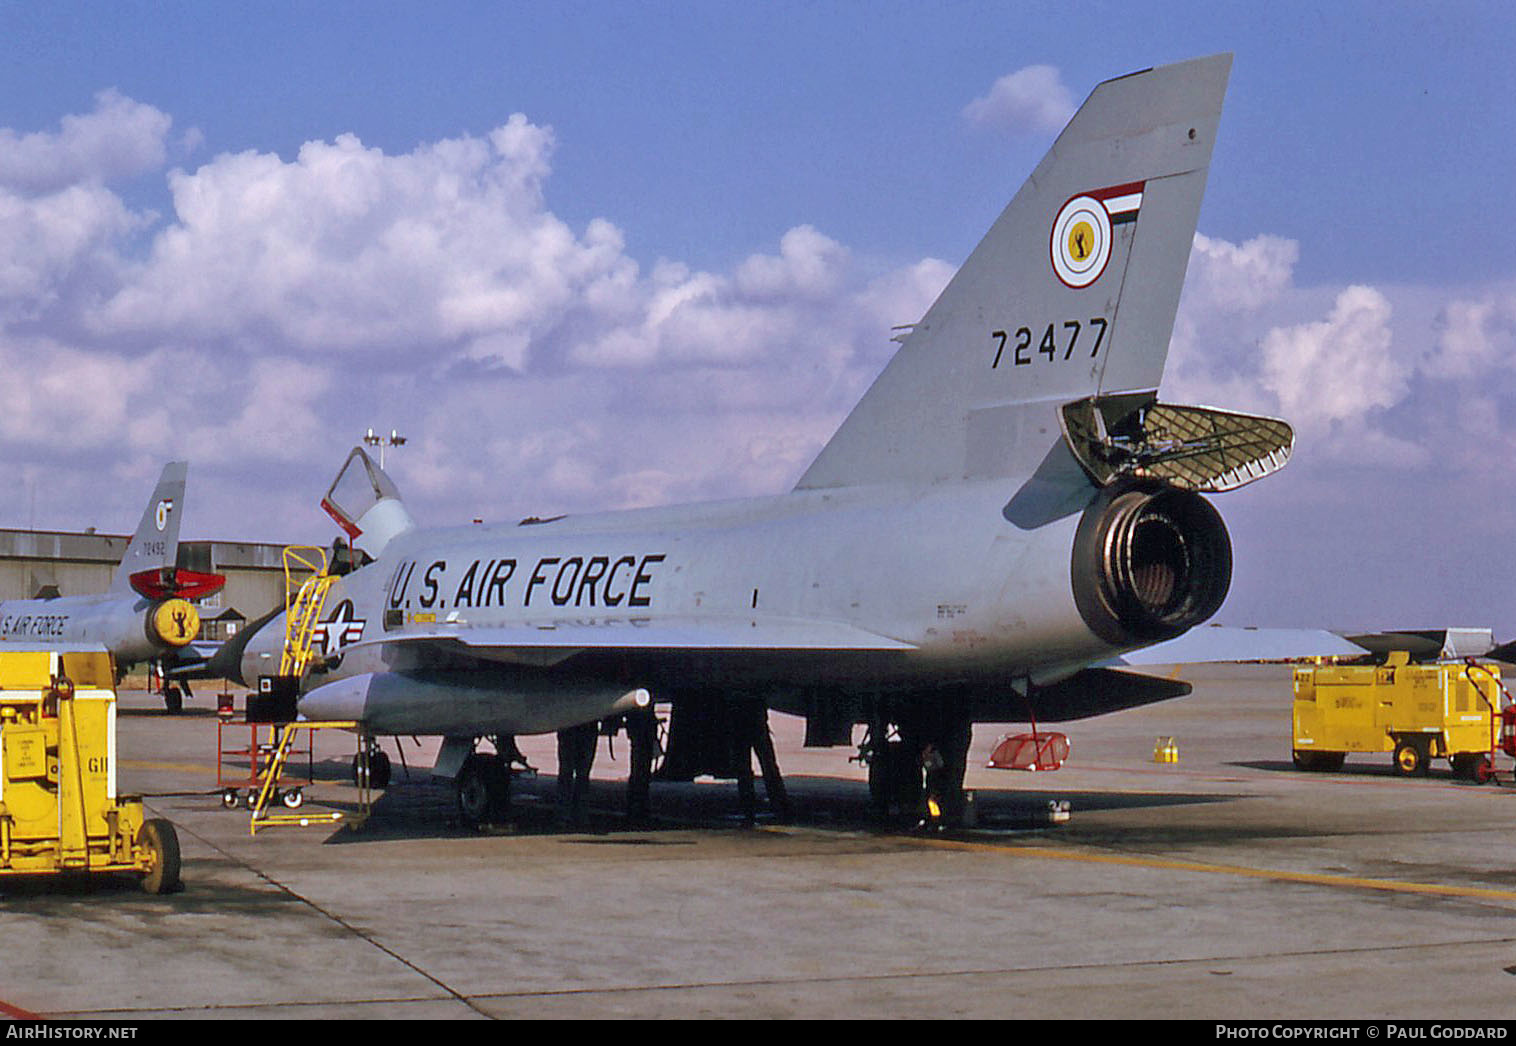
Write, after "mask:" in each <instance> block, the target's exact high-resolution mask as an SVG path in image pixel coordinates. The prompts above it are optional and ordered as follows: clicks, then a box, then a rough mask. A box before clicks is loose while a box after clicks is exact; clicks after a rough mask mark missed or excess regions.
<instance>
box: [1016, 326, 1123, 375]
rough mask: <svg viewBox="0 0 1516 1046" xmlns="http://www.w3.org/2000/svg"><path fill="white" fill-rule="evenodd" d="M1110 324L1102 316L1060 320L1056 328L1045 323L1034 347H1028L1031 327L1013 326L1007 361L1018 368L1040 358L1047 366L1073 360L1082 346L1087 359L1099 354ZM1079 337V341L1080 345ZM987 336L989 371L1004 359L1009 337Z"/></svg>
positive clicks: (1029, 345)
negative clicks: (1013, 339)
mask: <svg viewBox="0 0 1516 1046" xmlns="http://www.w3.org/2000/svg"><path fill="white" fill-rule="evenodd" d="M1108 326H1110V322H1109V321H1108V320H1106V318H1105V317H1104V316H1091V317H1090V318H1089V319H1088V320H1086V321H1085V322H1084V323H1080V322H1079V321H1078V320H1064V321H1063V323H1062V324H1061V325H1060V324H1059V323H1058V322H1056V321H1054V322H1053V323H1049V324H1048V325H1047V328H1046V329H1045V330H1044V331H1043V332H1042V340H1041V341H1039V342H1038V343H1037V347H1036V348H1033V347H1032V328H1030V327H1017V328H1016V343H1015V344H1014V345H1010V348H1011V359H1012V360H1013V361H1014V363H1015V365H1016V366H1018V367H1027V366H1030V365H1031V364H1033V363H1035V362H1036V357H1037V356H1041V357H1042V358H1043V359H1044V360H1046V361H1047V362H1048V363H1054V362H1056V361H1058V360H1068V359H1073V357H1074V352H1075V351H1076V349H1080V348H1081V347H1082V345H1089V346H1090V355H1089V358H1090V359H1094V358H1095V357H1096V356H1098V355H1100V346H1101V344H1102V343H1103V342H1104V341H1105V330H1106V328H1107V327H1108ZM1081 334H1083V340H1082V342H1081V337H1080V336H1081ZM990 337H991V338H992V339H993V340H994V342H995V359H994V360H993V361H992V362H991V363H990V370H995V369H996V368H998V367H999V366H1000V361H1001V359H1002V357H1004V356H1005V350H1006V347H1007V346H1008V345H1009V344H1010V340H1011V335H1010V334H1008V333H1007V332H1005V331H991V332H990Z"/></svg>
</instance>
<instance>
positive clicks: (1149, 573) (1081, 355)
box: [225, 55, 1293, 803]
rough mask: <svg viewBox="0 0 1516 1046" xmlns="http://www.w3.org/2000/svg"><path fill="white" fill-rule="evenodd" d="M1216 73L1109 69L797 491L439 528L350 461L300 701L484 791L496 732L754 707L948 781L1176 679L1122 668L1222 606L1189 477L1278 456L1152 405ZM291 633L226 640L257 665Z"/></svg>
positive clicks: (1202, 501)
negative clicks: (336, 562)
mask: <svg viewBox="0 0 1516 1046" xmlns="http://www.w3.org/2000/svg"><path fill="white" fill-rule="evenodd" d="M1230 68H1231V58H1230V56H1227V55H1221V56H1217V57H1211V58H1204V59H1199V60H1196V61H1190V62H1184V63H1181V64H1177V65H1172V66H1167V67H1164V68H1159V69H1153V70H1148V71H1146V72H1142V73H1136V74H1133V75H1130V76H1126V77H1122V78H1120V79H1116V80H1112V81H1109V82H1107V83H1104V84H1101V85H1100V86H1098V87H1097V88H1096V89H1095V90H1094V92H1093V93H1092V94H1091V95H1090V97H1089V98H1088V99H1087V100H1086V101H1085V103H1084V105H1083V106H1082V107H1081V108H1080V110H1079V112H1078V113H1077V114H1075V116H1074V118H1073V119H1072V120H1071V121H1070V123H1069V125H1068V127H1067V128H1065V130H1064V131H1063V133H1062V134H1061V135H1060V136H1059V137H1058V140H1057V141H1056V142H1055V143H1054V145H1053V146H1052V148H1051V150H1050V151H1049V152H1048V154H1047V156H1046V157H1045V158H1044V159H1043V160H1042V162H1041V163H1040V164H1039V165H1038V166H1037V168H1036V170H1035V171H1034V172H1033V174H1032V176H1031V177H1030V178H1029V179H1028V180H1027V182H1026V183H1025V185H1024V186H1023V187H1022V188H1021V190H1020V191H1019V192H1018V193H1017V194H1016V196H1015V198H1014V199H1013V200H1012V201H1011V202H1010V204H1009V206H1008V207H1007V208H1006V209H1005V211H1004V213H1002V214H1001V216H1000V217H999V219H998V220H997V221H996V222H995V223H994V225H993V227H992V228H991V229H990V231H989V233H988V234H987V235H986V236H985V238H984V240H983V242H981V243H980V244H979V246H978V247H977V248H976V249H975V250H974V252H973V254H972V255H971V256H970V257H969V259H968V260H967V261H966V262H965V263H964V265H963V267H962V268H961V269H959V271H958V273H957V274H956V275H955V276H954V277H953V279H952V280H951V282H950V283H949V284H948V286H947V287H946V289H945V290H943V292H942V294H941V295H940V296H939V297H938V299H937V301H936V302H935V303H934V304H933V305H932V307H931V308H930V309H929V310H928V311H927V313H926V315H925V316H923V317H922V318H921V319H920V321H919V322H917V323H915V324H913V325H911V326H910V327H909V328H908V329H907V330H906V332H905V333H904V334H903V335H902V336H901V338H900V341H901V346H900V349H899V350H898V351H897V352H896V354H895V355H894V357H893V359H892V360H891V361H890V363H889V364H888V366H887V367H886V368H885V369H884V371H883V372H882V373H881V374H880V375H879V377H878V379H877V380H876V381H875V382H874V384H873V386H872V387H871V388H870V389H869V390H868V392H867V393H866V394H865V396H864V397H863V399H862V401H861V402H860V403H859V404H858V405H857V407H856V408H855V409H854V410H853V412H852V413H851V414H850V415H849V416H848V417H847V419H846V420H845V421H844V422H843V424H842V426H841V428H840V429H839V430H838V431H837V433H836V434H835V435H834V436H833V437H832V439H831V440H830V441H829V442H828V443H827V444H826V446H825V447H824V448H823V449H822V450H821V452H820V454H819V455H818V456H817V458H816V459H815V461H814V462H813V463H812V464H811V465H810V467H809V468H808V469H806V471H805V473H804V474H803V475H802V476H801V478H800V480H799V482H798V484H797V485H796V486H795V488H794V489H793V490H792V491H790V492H789V493H787V494H783V495H779V496H775V497H768V498H759V499H750V500H740V501H729V502H721V503H713V504H702V505H693V506H677V507H664V508H649V509H641V510H634V511H626V512H614V513H606V514H597V515H587V516H567V517H560V518H555V519H550V520H537V519H529V520H525V521H523V522H522V523H520V524H515V525H493V526H479V525H475V526H465V527H456V528H441V529H438V528H426V527H418V526H416V525H415V524H414V523H413V522H412V519H411V517H410V515H409V513H408V511H407V510H406V508H405V506H404V504H403V503H402V501H401V500H400V495H399V492H398V490H397V489H396V488H395V485H394V483H393V482H392V481H391V479H390V478H389V477H388V476H387V475H385V474H384V472H383V471H382V470H381V469H379V468H378V467H377V466H376V465H375V464H374V463H373V461H371V460H370V459H369V458H368V457H367V455H366V454H364V453H363V452H362V451H361V450H355V451H354V452H353V453H352V454H351V455H350V456H349V458H348V461H347V463H346V464H345V466H344V468H343V470H342V471H341V472H340V473H339V475H338V479H337V481H336V482H335V483H334V484H333V487H332V489H331V491H330V492H329V494H328V496H327V498H326V502H325V503H326V506H327V508H328V510H329V511H330V512H332V514H333V516H334V517H335V518H337V519H338V521H339V522H340V523H342V525H343V526H344V527H345V528H346V529H347V531H348V533H349V535H350V536H351V538H352V541H353V545H354V547H355V548H356V549H357V550H359V553H360V555H361V556H362V557H363V558H364V559H365V560H367V562H366V565H363V566H361V568H359V569H357V570H354V571H352V572H351V573H348V574H346V575H345V576H343V577H341V578H340V579H338V580H337V582H336V583H335V584H334V585H333V587H332V589H331V592H330V595H329V597H328V603H327V606H328V607H329V608H332V609H331V610H330V614H329V616H328V618H327V621H328V625H327V632H326V634H325V636H324V641H325V643H326V652H327V653H328V654H329V655H330V656H328V657H327V658H325V659H324V660H322V661H319V662H318V664H317V666H316V668H315V669H314V670H313V671H311V672H310V673H309V674H308V675H307V676H306V678H304V679H303V680H302V684H301V688H302V691H303V697H302V698H301V700H300V704H299V708H300V711H301V713H302V714H303V715H304V716H306V717H308V718H311V719H331V720H339V719H340V720H349V719H351V720H357V721H359V722H360V723H362V724H363V726H364V729H365V730H367V731H368V732H370V733H371V734H402V733H421V734H439V735H443V736H444V737H445V738H446V741H445V743H444V745H443V749H442V755H441V756H440V757H439V765H438V770H439V772H440V773H441V774H443V775H444V776H449V777H454V778H456V779H458V780H459V783H460V796H467V795H472V796H480V795H486V796H487V793H489V792H490V791H491V789H492V788H495V787H496V785H495V784H491V783H490V782H498V780H499V778H500V776H501V775H500V774H499V772H498V766H496V767H494V769H491V760H492V759H497V758H498V757H489V756H486V755H484V754H483V753H482V752H475V751H474V749H475V745H476V743H477V742H478V740H479V739H481V738H502V739H503V738H504V736H505V735H512V734H518V733H531V732H539V731H552V730H561V729H564V728H568V727H572V726H574V725H576V724H583V723H587V722H592V721H596V720H604V719H606V718H608V717H613V716H619V715H626V714H630V715H643V714H645V710H646V708H647V706H648V704H649V703H650V702H657V703H667V704H669V705H671V706H672V708H673V716H674V719H673V723H674V729H675V732H676V734H677V731H678V727H679V723H680V719H681V716H682V715H684V710H695V711H696V713H698V712H699V710H701V709H706V710H709V709H713V708H721V707H729V706H730V705H731V704H732V703H734V702H762V703H763V704H765V705H766V706H767V707H769V708H777V709H781V710H784V711H787V712H791V713H794V714H797V715H801V716H804V717H805V718H806V720H807V736H808V741H809V742H810V743H820V744H842V743H848V742H849V740H850V738H851V736H852V731H853V728H854V726H855V725H856V724H858V723H868V724H870V726H871V728H872V729H873V731H874V732H873V736H875V737H884V736H886V735H887V734H890V735H894V736H898V737H900V738H903V739H904V740H905V742H906V746H907V748H915V749H920V748H923V747H924V746H927V745H931V746H934V747H935V749H936V750H937V751H938V752H939V753H941V754H942V756H943V757H944V759H945V761H946V763H947V767H948V774H947V776H948V778H949V779H952V780H956V782H957V784H956V785H955V786H954V787H953V788H951V789H950V792H952V793H953V795H956V792H957V789H959V788H961V782H962V777H963V770H964V766H965V760H966V758H967V751H968V743H969V735H970V732H971V727H972V725H973V724H974V723H976V722H1017V721H1022V722H1024V721H1027V720H1029V719H1031V718H1033V717H1035V718H1036V719H1037V720H1041V721H1057V720H1062V719H1070V718H1077V717H1080V716H1086V715H1092V714H1097V713H1100V712H1107V711H1112V710H1115V709H1120V708H1125V707H1130V706H1134V705H1139V704H1143V703H1147V702H1150V701H1155V700H1160V699H1163V698H1166V697H1172V696H1175V695H1178V694H1182V693H1186V692H1188V686H1187V685H1186V684H1184V683H1180V682H1175V681H1171V680H1161V679H1154V678H1150V677H1144V676H1140V675H1136V674H1132V673H1127V672H1122V671H1120V670H1119V669H1116V668H1113V667H1109V666H1111V665H1113V664H1115V663H1117V662H1116V658H1117V657H1118V656H1119V655H1121V654H1122V653H1124V652H1126V651H1130V650H1134V649H1136V648H1140V647H1144V646H1146V645H1149V644H1153V643H1157V642H1160V641H1163V640H1168V639H1171V638H1173V637H1175V636H1178V635H1180V634H1181V633H1183V632H1185V631H1186V630H1187V629H1189V628H1191V627H1193V626H1194V625H1197V624H1199V623H1201V622H1203V621H1205V620H1206V619H1207V618H1208V617H1210V616H1211V615H1212V614H1213V613H1214V612H1215V611H1216V609H1217V608H1218V607H1219V606H1220V604H1221V602H1222V600H1223V599H1224V597H1225V596H1226V593H1227V589H1228V586H1229V584H1230V580H1231V566H1232V555H1231V544H1230V539H1229V538H1228V535H1227V531H1226V528H1225V526H1224V525H1223V523H1222V521H1221V518H1220V516H1219V515H1218V514H1217V512H1216V510H1215V509H1214V508H1213V507H1212V506H1211V504H1210V503H1209V501H1208V500H1207V499H1206V498H1205V497H1204V496H1203V495H1204V494H1207V493H1216V492H1220V491H1225V490H1228V489H1231V488H1234V487H1236V486H1240V485H1242V484H1244V483H1247V482H1250V481H1252V480H1254V479H1257V478H1259V477H1261V476H1263V475H1266V474H1268V473H1269V472H1272V471H1274V470H1275V469H1277V468H1279V467H1281V466H1282V465H1283V464H1284V463H1285V461H1286V460H1287V458H1288V456H1289V453H1290V449H1291V446H1292V443H1293V434H1292V432H1291V430H1290V428H1289V426H1288V425H1287V424H1285V423H1284V422H1281V421H1277V420H1273V419H1268V418H1258V417H1250V416H1246V415H1240V414H1234V413H1228V412H1224V411H1218V410H1213V409H1209V408H1200V407H1185V406H1175V405H1170V404H1165V403H1162V402H1160V401H1159V399H1158V394H1157V389H1158V385H1159V380H1160V378H1161V377H1162V373H1163V365H1164V360H1165V357H1166V355H1167V352H1168V344H1169V337H1170V333H1171V330H1172V327H1173V322H1174V315H1175V310H1176V308H1177V306H1178V302H1179V294H1180V289H1181V287H1182V285H1183V282H1184V273H1185V267H1186V264H1187V262H1188V258H1189V254H1190V248H1191V242H1192V240H1193V237H1194V231H1195V223H1196V217H1197V214H1198V212H1199V208H1200V201H1201V195H1202V192H1203V189H1204V186H1205V181H1206V174H1207V169H1208V167H1209V164H1210V158H1211V149H1212V144H1213V142H1214V140H1215V136H1216V128H1217V124H1218V121H1219V118H1220V113H1221V104H1222V97H1223V95H1224V93H1225V87H1226V81H1227V78H1228V74H1229V71H1230ZM283 629H284V625H283V623H282V622H279V621H275V622H273V623H272V624H271V625H270V626H268V627H267V628H265V629H264V630H262V631H261V632H260V633H258V634H256V635H250V636H249V638H248V640H247V641H246V645H245V646H243V645H240V644H239V645H238V646H237V647H235V648H231V649H229V650H228V651H227V652H226V655H225V656H226V657H228V658H231V657H236V658H239V659H240V671H241V673H242V676H243V678H244V679H246V680H248V681H255V680H256V679H257V677H259V676H260V675H264V674H267V673H269V672H271V671H272V668H271V667H270V666H271V664H273V663H274V662H275V660H276V658H277V651H278V649H279V645H280V643H281V642H282V637H283ZM339 637H340V642H338V641H336V640H337V639H338V638H339ZM697 718H698V715H697ZM500 747H503V746H501V745H497V748H500ZM634 747H635V746H634ZM672 757H673V753H672V752H671V753H670V758H671V759H672ZM635 772H636V771H635V767H634V774H635ZM480 774H483V775H484V776H485V778H486V785H487V786H486V787H484V788H482V789H481V788H479V787H470V786H471V785H477V784H478V780H477V775H480ZM951 801H952V796H951V795H950V796H949V802H950V803H951Z"/></svg>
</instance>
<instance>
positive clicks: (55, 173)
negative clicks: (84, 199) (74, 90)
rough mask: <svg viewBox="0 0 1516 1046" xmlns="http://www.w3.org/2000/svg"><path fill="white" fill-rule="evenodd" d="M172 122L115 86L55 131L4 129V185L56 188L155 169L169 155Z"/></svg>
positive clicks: (0, 163)
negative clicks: (24, 131)
mask: <svg viewBox="0 0 1516 1046" xmlns="http://www.w3.org/2000/svg"><path fill="white" fill-rule="evenodd" d="M172 124H173V120H172V119H171V118H170V117H169V116H168V115H167V114H166V113H163V112H160V111H159V110H157V109H155V108H153V107H152V106H150V105H144V104H143V103H141V102H135V101H133V100H132V99H130V98H127V97H126V96H124V95H122V94H121V93H120V92H118V91H116V90H106V91H101V92H100V93H99V94H97V95H96V96H95V109H94V111H93V112H90V113H85V114H83V115H72V116H65V117H64V118H63V120H62V121H61V126H60V128H59V130H57V131H56V132H53V131H38V132H34V133H32V134H17V133H16V132H15V131H13V130H10V129H8V128H0V186H3V187H6V188H10V189H13V190H18V191H21V192H29V193H37V192H55V191H57V190H59V189H61V188H63V187H65V186H68V185H74V184H79V183H83V182H105V181H110V180H112V179H116V178H121V177H126V176H129V175H133V174H139V173H141V172H143V171H150V170H155V169H157V168H159V167H161V166H162V165H163V163H164V162H165V160H166V158H167V145H166V142H167V138H168V133H169V128H170V127H171V126H172Z"/></svg>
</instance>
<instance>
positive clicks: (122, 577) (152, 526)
mask: <svg viewBox="0 0 1516 1046" xmlns="http://www.w3.org/2000/svg"><path fill="white" fill-rule="evenodd" d="M188 472H189V463H188V462H185V461H170V462H169V463H168V464H167V465H164V466H163V472H162V474H161V475H159V477H158V485H157V486H155V487H154V488H153V493H152V496H151V497H150V498H148V501H147V508H145V509H144V510H143V512H142V521H141V522H140V523H138V524H137V530H136V532H135V533H134V534H132V540H131V542H130V543H129V544H128V545H127V546H126V553H125V554H124V555H123V556H122V557H121V565H120V566H118V567H117V568H116V575H115V577H114V578H113V579H112V580H111V591H113V592H129V591H131V590H132V580H131V579H132V575H133V574H138V573H141V572H142V571H144V570H161V569H162V568H164V567H169V568H172V567H173V566H174V565H175V563H176V561H177V559H178V557H179V518H180V516H182V515H183V514H184V480H185V476H186V475H187V473H188Z"/></svg>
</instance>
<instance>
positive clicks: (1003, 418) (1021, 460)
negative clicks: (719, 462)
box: [798, 54, 1232, 489]
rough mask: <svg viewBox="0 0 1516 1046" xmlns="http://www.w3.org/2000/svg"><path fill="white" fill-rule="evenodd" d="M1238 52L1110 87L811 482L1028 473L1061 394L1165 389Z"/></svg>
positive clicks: (1050, 430)
mask: <svg viewBox="0 0 1516 1046" xmlns="http://www.w3.org/2000/svg"><path fill="white" fill-rule="evenodd" d="M1231 66H1232V58H1231V55H1226V54H1223V55H1216V56H1214V57H1210V58H1200V59H1196V60H1193V61H1189V62H1181V63H1179V64H1176V65H1169V66H1164V67H1161V68H1157V69H1150V70H1147V71H1145V72H1140V73H1133V74H1131V75H1129V76H1124V77H1119V78H1117V79H1115V80H1109V81H1106V82H1105V83H1103V84H1100V85H1099V86H1098V87H1096V88H1095V90H1094V91H1093V92H1092V93H1091V94H1090V96H1089V98H1088V99H1087V100H1086V101H1085V103H1084V105H1083V106H1081V107H1080V109H1079V111H1078V112H1077V113H1075V114H1074V117H1073V119H1071V120H1070V121H1069V124H1068V126H1067V127H1065V128H1064V130H1063V133H1062V134H1060V135H1059V136H1058V139H1057V141H1056V142H1054V143H1053V146H1052V148H1051V149H1050V150H1049V151H1048V153H1047V155H1046V156H1045V157H1044V158H1043V160H1042V162H1041V163H1039V164H1038V165H1037V168H1036V169H1035V170H1034V171H1033V172H1032V175H1031V177H1030V178H1028V179H1027V181H1026V184H1025V185H1023V186H1022V188H1021V190H1020V191H1019V192H1017V193H1016V196H1015V197H1014V198H1013V199H1012V200H1011V202H1010V204H1009V205H1008V206H1007V207H1006V209H1005V211H1004V212H1003V213H1002V214H1001V215H1000V217H999V219H998V220H997V221H996V222H995V224H994V225H993V226H992V227H991V229H990V231H989V233H988V234H987V235H986V236H985V238H984V240H983V241H982V242H981V243H980V244H979V246H978V247H977V248H975V250H974V252H973V254H971V255H970V256H969V258H968V260H967V261H966V262H964V264H963V267H962V268H961V269H959V270H958V273H957V275H955V276H954V277H953V279H952V280H951V281H950V282H949V283H948V285H947V287H946V289H944V290H943V292H942V294H941V295H940V296H939V297H938V298H937V301H936V302H935V303H934V304H933V305H932V307H931V308H930V309H928V310H927V313H926V315H925V316H924V317H923V318H922V319H921V321H920V322H919V323H916V324H915V325H914V326H913V327H912V328H911V330H910V331H909V333H907V334H906V335H905V336H904V337H903V338H902V339H901V340H902V345H901V348H900V350H899V351H898V352H897V353H896V354H895V357H894V358H893V359H892V360H891V361H890V363H889V365H888V366H887V367H886V368H885V369H884V371H883V373H881V374H880V375H879V377H878V379H877V380H876V381H875V382H874V384H873V386H872V387H871V388H870V389H869V391H868V392H867V393H866V394H865V396H864V397H863V399H862V401H861V402H860V403H859V404H858V406H857V407H856V408H855V409H854V410H853V412H852V413H851V414H850V415H848V417H847V419H846V420H845V421H844V422H843V424H842V426H841V428H839V429H838V431H837V433H836V434H835V435H834V436H833V437H832V439H831V441H830V442H829V443H828V444H827V445H826V446H825V447H824V448H823V449H822V451H821V453H820V455H819V456H818V457H817V458H816V460H815V461H814V462H813V463H812V464H811V466H810V468H809V469H808V470H807V471H806V472H805V474H804V475H803V476H802V477H801V479H800V482H799V484H798V486H799V488H802V489H804V488H824V487H841V486H856V485H861V484H867V483H890V482H936V481H945V480H954V479H968V478H988V477H993V476H998V475H1013V474H1017V473H1018V472H1019V473H1021V474H1025V472H1024V471H1023V470H1026V469H1029V468H1033V467H1035V466H1036V465H1037V463H1038V462H1040V461H1041V460H1042V458H1043V457H1044V456H1045V455H1046V454H1047V452H1048V450H1049V449H1050V447H1051V446H1052V444H1054V443H1055V442H1056V441H1057V440H1058V439H1059V438H1060V436H1059V420H1058V410H1059V407H1060V406H1061V405H1063V404H1065V403H1068V402H1071V401H1074V400H1079V399H1085V398H1089V397H1096V396H1106V395H1111V394H1115V393H1128V392H1152V391H1153V390H1156V389H1157V387H1158V383H1159V379H1160V378H1161V377H1162V376H1163V366H1164V361H1165V359H1166V357H1167V355H1168V345H1169V338H1170V335H1171V334H1172V332H1173V326H1174V314H1175V311H1176V309H1177V308H1178V305H1179V292H1180V290H1181V288H1182V286H1183V284H1184V274H1185V268H1186V266H1187V264H1188V262H1189V255H1190V248H1191V245H1192V242H1193V240H1194V234H1195V223H1196V219H1197V217H1198V215H1199V212H1200V201H1201V196H1202V194H1203V193H1204V190H1205V181H1206V174H1207V170H1208V168H1209V166H1210V159H1211V146H1212V143H1213V141H1214V140H1215V137H1216V129H1217V125H1218V123H1219V121H1220V117H1221V104H1222V98H1223V96H1224V95H1225V92H1226V83H1227V78H1228V76H1229V75H1230V72H1231Z"/></svg>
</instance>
